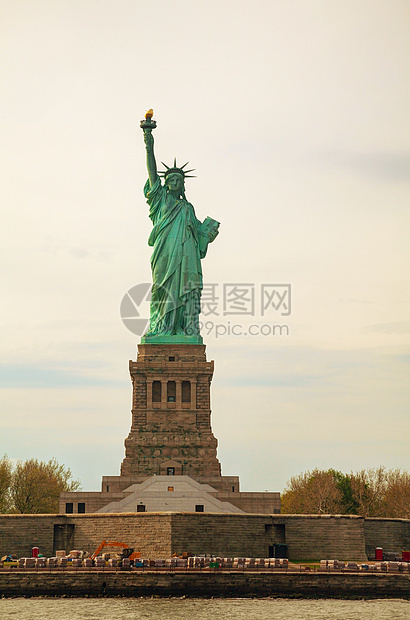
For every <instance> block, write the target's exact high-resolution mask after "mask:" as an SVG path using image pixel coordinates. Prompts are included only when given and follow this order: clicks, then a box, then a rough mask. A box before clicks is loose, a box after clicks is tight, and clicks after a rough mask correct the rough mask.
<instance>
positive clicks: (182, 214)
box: [141, 113, 219, 344]
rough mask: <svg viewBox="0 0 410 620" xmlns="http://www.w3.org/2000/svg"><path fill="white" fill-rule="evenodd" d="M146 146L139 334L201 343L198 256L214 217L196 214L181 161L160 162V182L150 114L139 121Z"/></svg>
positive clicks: (214, 228)
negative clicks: (146, 307)
mask: <svg viewBox="0 0 410 620" xmlns="http://www.w3.org/2000/svg"><path fill="white" fill-rule="evenodd" d="M141 127H142V129H143V132H144V141H145V145H146V151H147V169H148V180H147V182H146V184H145V187H144V194H145V197H146V199H147V202H148V204H149V207H150V211H149V217H150V219H151V220H152V223H153V229H152V232H151V234H150V237H149V240H148V245H150V246H152V247H153V252H152V256H151V270H152V280H153V286H152V292H151V304H150V325H149V329H148V331H147V333H146V334H145V335H144V336H143V337H142V339H141V342H142V343H149V344H164V343H165V344H202V342H203V341H202V337H201V335H200V328H199V313H200V299H201V293H202V288H203V280H202V267H201V259H203V258H205V256H206V253H207V250H208V244H209V243H211V242H212V241H213V240H214V239H215V237H216V236H217V234H218V226H219V222H216V221H215V220H213V219H212V218H209V217H208V218H206V219H205V220H204V222H201V221H200V220H198V219H197V217H196V215H195V210H194V207H193V206H192V204H191V203H190V202H188V201H187V199H186V196H185V183H184V181H185V177H187V176H188V175H187V172H192V170H187V171H184V168H185V166H186V165H187V164H184V165H183V166H182V167H178V166H177V164H176V160H174V165H173V166H172V167H169V166H166V165H165V164H164V165H165V168H166V170H165V172H164V173H163V178H164V183H161V180H160V178H159V175H158V172H157V165H156V160H155V155H154V137H153V135H152V130H153V129H154V128H155V127H156V124H155V122H154V121H151V116H148V113H147V117H146V120H145V121H142V122H141Z"/></svg>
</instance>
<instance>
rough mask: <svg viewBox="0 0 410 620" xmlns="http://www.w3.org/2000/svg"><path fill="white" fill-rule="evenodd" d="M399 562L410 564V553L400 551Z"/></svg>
mask: <svg viewBox="0 0 410 620" xmlns="http://www.w3.org/2000/svg"><path fill="white" fill-rule="evenodd" d="M401 561H402V562H410V551H402V552H401Z"/></svg>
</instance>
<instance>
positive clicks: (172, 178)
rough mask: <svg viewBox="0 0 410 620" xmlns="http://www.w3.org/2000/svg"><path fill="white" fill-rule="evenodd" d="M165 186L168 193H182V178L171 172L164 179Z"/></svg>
mask: <svg viewBox="0 0 410 620" xmlns="http://www.w3.org/2000/svg"><path fill="white" fill-rule="evenodd" d="M165 185H166V186H167V187H168V189H169V190H170V191H174V192H175V191H178V192H182V191H183V189H184V177H183V176H182V175H181V174H178V173H176V172H171V174H168V176H167V178H166V179H165Z"/></svg>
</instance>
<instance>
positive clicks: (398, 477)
mask: <svg viewBox="0 0 410 620" xmlns="http://www.w3.org/2000/svg"><path fill="white" fill-rule="evenodd" d="M384 504H385V506H384V512H385V513H386V514H387V515H388V516H389V517H396V518H400V519H410V473H409V472H408V471H401V470H400V469H395V470H393V471H390V472H389V473H388V479H387V488H386V491H385V496H384Z"/></svg>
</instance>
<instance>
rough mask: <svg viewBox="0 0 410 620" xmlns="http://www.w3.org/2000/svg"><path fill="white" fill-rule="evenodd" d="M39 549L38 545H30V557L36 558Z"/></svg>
mask: <svg viewBox="0 0 410 620" xmlns="http://www.w3.org/2000/svg"><path fill="white" fill-rule="evenodd" d="M39 551H40V549H39V548H38V547H32V549H31V557H32V558H38V552H39Z"/></svg>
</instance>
